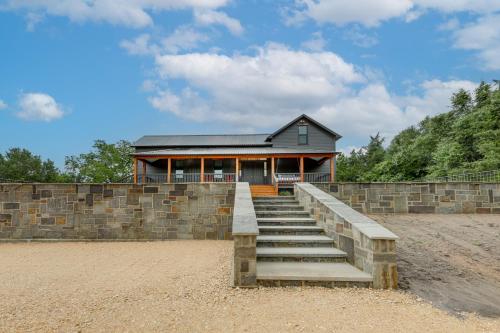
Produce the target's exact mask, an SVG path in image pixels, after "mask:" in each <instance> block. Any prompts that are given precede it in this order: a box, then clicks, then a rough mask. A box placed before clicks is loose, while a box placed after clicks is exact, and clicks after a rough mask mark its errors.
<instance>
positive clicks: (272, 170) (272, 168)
mask: <svg viewBox="0 0 500 333" xmlns="http://www.w3.org/2000/svg"><path fill="white" fill-rule="evenodd" d="M271 184H274V157H271Z"/></svg>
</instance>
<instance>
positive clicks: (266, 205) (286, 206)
mask: <svg viewBox="0 0 500 333" xmlns="http://www.w3.org/2000/svg"><path fill="white" fill-rule="evenodd" d="M254 207H255V208H266V207H279V208H297V210H301V211H304V206H301V205H299V204H295V205H274V204H267V203H266V204H265V205H261V204H257V205H255V203H254Z"/></svg>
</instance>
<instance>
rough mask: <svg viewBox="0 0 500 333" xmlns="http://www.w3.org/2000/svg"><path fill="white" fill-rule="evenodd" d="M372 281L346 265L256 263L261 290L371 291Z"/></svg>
mask: <svg viewBox="0 0 500 333" xmlns="http://www.w3.org/2000/svg"><path fill="white" fill-rule="evenodd" d="M372 281H373V279H372V277H371V275H370V274H367V273H365V272H363V271H361V270H359V269H357V268H356V267H354V266H352V265H350V264H348V263H323V262H266V261H259V262H257V283H258V284H260V285H263V286H269V287H271V286H273V287H274V286H323V287H354V286H356V287H370V286H371V285H372Z"/></svg>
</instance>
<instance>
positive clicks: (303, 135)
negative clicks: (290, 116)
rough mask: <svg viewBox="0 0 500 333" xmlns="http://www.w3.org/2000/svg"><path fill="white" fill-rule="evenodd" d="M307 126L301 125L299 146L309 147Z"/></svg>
mask: <svg viewBox="0 0 500 333" xmlns="http://www.w3.org/2000/svg"><path fill="white" fill-rule="evenodd" d="M307 136H308V135H307V125H299V141H298V142H299V145H307V144H308V137H307Z"/></svg>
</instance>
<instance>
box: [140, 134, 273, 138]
mask: <svg viewBox="0 0 500 333" xmlns="http://www.w3.org/2000/svg"><path fill="white" fill-rule="evenodd" d="M243 135H269V133H250V134H249V133H247V134H243V133H240V134H148V135H143V136H142V137H147V136H243Z"/></svg>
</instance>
